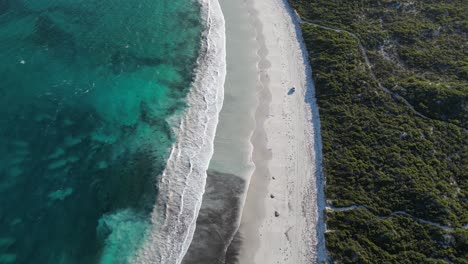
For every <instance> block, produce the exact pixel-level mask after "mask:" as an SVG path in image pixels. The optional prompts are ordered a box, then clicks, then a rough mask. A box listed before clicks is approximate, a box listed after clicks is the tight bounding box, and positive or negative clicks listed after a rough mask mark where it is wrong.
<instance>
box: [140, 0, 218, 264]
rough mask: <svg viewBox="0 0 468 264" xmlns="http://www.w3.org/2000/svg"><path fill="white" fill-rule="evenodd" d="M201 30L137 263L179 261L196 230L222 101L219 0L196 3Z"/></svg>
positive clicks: (169, 263) (167, 263) (202, 0)
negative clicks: (189, 84) (194, 64)
mask: <svg viewBox="0 0 468 264" xmlns="http://www.w3.org/2000/svg"><path fill="white" fill-rule="evenodd" d="M199 1H200V4H201V12H202V19H203V22H204V24H205V31H204V32H203V34H202V47H201V52H200V56H199V58H198V61H197V62H198V66H197V69H196V77H195V80H194V82H193V84H192V89H191V90H190V92H189V94H188V97H187V100H188V107H187V109H186V111H185V114H184V115H183V117H182V118H181V120H180V125H179V127H178V128H177V129H176V131H175V133H176V138H177V140H176V143H175V145H174V146H173V148H172V150H171V153H170V156H169V159H168V161H167V165H166V169H165V170H164V172H163V175H162V176H161V179H160V182H159V194H158V199H157V202H156V205H155V208H154V210H153V213H152V219H151V220H152V230H151V231H150V232H151V233H150V235H149V238H148V240H147V241H146V242H145V244H144V246H143V247H142V248H141V249H140V250H139V252H138V254H137V257H136V261H135V262H136V263H141V264H147V263H161V264H173V263H177V264H178V263H180V262H181V261H182V259H183V257H184V255H185V253H186V252H187V250H188V247H189V245H190V243H191V241H192V237H193V233H194V231H195V224H196V219H197V217H198V212H199V210H200V206H201V202H202V196H203V193H204V191H205V182H206V170H207V169H208V165H209V162H210V159H211V156H212V155H213V141H214V136H215V131H216V126H217V124H218V114H219V111H220V110H221V107H222V104H223V97H224V80H225V76H226V40H225V39H226V36H225V25H224V17H223V14H222V11H221V7H220V5H219V3H218V0H199Z"/></svg>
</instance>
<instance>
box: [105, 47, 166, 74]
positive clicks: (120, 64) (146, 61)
mask: <svg viewBox="0 0 468 264" xmlns="http://www.w3.org/2000/svg"><path fill="white" fill-rule="evenodd" d="M162 63H163V61H162V60H161V59H159V58H139V57H138V56H136V55H134V54H130V53H128V52H122V51H116V52H114V53H113V54H112V56H111V67H112V72H113V73H114V74H122V73H130V72H134V71H137V70H139V69H140V68H141V67H154V66H158V65H161V64H162Z"/></svg>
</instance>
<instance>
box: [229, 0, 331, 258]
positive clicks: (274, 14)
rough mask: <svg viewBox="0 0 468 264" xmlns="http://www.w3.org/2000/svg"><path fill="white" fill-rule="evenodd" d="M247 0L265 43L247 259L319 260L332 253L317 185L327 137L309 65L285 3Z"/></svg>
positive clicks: (245, 232)
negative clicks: (321, 133) (319, 133)
mask: <svg viewBox="0 0 468 264" xmlns="http://www.w3.org/2000/svg"><path fill="white" fill-rule="evenodd" d="M246 3H247V5H248V10H249V13H250V14H251V16H252V19H253V23H254V26H255V29H256V40H257V42H258V44H259V50H258V55H259V57H260V60H259V62H258V64H257V66H258V68H257V69H258V74H259V78H258V83H257V90H258V98H259V105H258V107H257V111H256V114H255V120H256V128H255V131H254V134H253V138H252V144H253V162H254V164H255V170H254V172H253V175H252V177H251V179H250V184H249V188H248V193H247V198H246V202H245V206H244V209H243V213H242V218H241V226H240V232H241V235H242V244H241V249H240V255H239V263H242V264H250V263H256V264H259V263H262V264H263V263H281V264H285V263H291V264H299V263H315V262H317V261H321V260H323V259H324V256H325V250H324V245H323V243H322V242H323V241H322V240H323V238H322V237H321V235H319V236H318V235H317V233H319V234H320V233H321V232H317V228H319V230H321V229H320V228H322V229H323V228H324V227H323V225H322V224H318V222H319V217H318V212H319V211H318V205H321V204H324V202H322V201H321V202H320V203H318V200H317V199H318V197H320V198H321V199H323V195H318V191H317V189H319V192H320V191H322V190H320V189H321V186H322V183H320V182H319V184H318V185H317V182H316V177H317V176H320V170H321V168H317V165H319V166H318V167H320V160H321V156H320V155H321V154H320V150H321V147H320V144H321V142H320V137H315V136H314V124H319V122H318V114H317V112H318V111H317V109H316V104H315V100H313V84H312V81H311V78H310V70H309V67H308V66H307V63H308V62H307V60H305V59H304V57H303V49H301V48H303V47H302V46H301V43H300V41H302V40H301V39H300V38H301V37H300V32H299V34H297V33H298V32H297V30H298V28H296V26H297V25H296V24H295V22H294V21H293V17H292V12H291V10H288V9H287V6H286V4H285V2H283V1H282V0H252V1H247V2H246ZM223 11H224V10H223ZM288 11H289V12H288ZM224 12H226V11H224ZM228 12H229V11H228ZM298 37H299V39H298ZM293 87H294V89H293V90H291V89H292V88H293ZM308 89H309V90H308ZM312 110H314V111H312ZM316 140H317V141H318V142H315V141H316ZM317 145H319V146H317ZM317 161H319V162H317ZM317 169H319V170H317ZM319 179H320V178H319ZM317 186H318V187H317ZM322 233H323V232H322ZM319 240H321V243H320V245H319Z"/></svg>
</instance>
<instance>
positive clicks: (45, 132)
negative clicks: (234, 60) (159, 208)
mask: <svg viewBox="0 0 468 264" xmlns="http://www.w3.org/2000/svg"><path fill="white" fill-rule="evenodd" d="M199 11H200V10H199V5H198V4H197V2H196V1H192V0H138V1H133V0H53V1H52V0H0V263H2V264H3V263H36V264H42V263H51V264H61V263H63V264H68V263H70V264H73V263H86V264H88V263H106V264H107V263H115V264H118V263H129V262H131V259H132V257H133V256H134V255H135V253H136V251H137V249H138V248H139V246H140V245H141V244H142V243H143V242H144V239H145V235H146V234H147V231H148V228H149V227H150V213H151V211H152V208H153V205H154V202H155V199H156V195H157V186H156V183H157V176H158V175H159V174H160V173H161V172H162V170H163V169H164V165H165V162H166V159H167V157H168V151H169V150H170V147H171V144H172V143H173V142H174V140H175V139H174V136H173V135H172V134H171V128H170V126H169V124H168V123H167V121H166V120H167V118H168V117H170V116H173V115H177V114H181V111H182V109H183V108H184V106H185V104H184V98H185V96H186V95H187V92H188V90H189V89H190V82H191V80H192V78H193V69H194V67H195V62H196V58H197V55H198V50H199V44H200V43H199V42H200V35H201V32H202V24H201V21H200V13H199Z"/></svg>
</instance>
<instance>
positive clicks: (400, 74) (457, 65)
mask: <svg viewBox="0 0 468 264" xmlns="http://www.w3.org/2000/svg"><path fill="white" fill-rule="evenodd" d="M291 2H292V4H293V6H294V7H295V8H296V9H297V10H298V12H299V14H300V15H301V17H302V18H303V19H305V20H307V21H310V22H312V23H315V24H319V25H323V26H328V27H332V28H336V29H344V30H347V31H349V32H353V33H355V35H356V36H357V37H358V39H359V41H360V42H361V43H362V44H363V46H364V48H365V49H366V53H367V55H368V56H369V60H370V63H371V66H372V71H373V72H374V73H375V76H376V77H377V79H376V80H375V79H374V78H373V77H372V74H371V69H369V67H367V65H366V63H365V60H364V56H363V55H364V54H363V53H362V51H361V50H360V49H359V46H358V44H359V43H358V40H357V39H355V38H353V37H352V36H351V35H350V34H348V33H346V32H343V31H341V32H337V31H334V30H329V29H324V28H320V27H317V26H313V25H306V24H303V36H304V40H305V42H306V45H307V48H308V51H309V57H310V61H311V65H312V69H313V77H314V81H315V86H316V96H317V99H318V103H319V107H320V119H321V123H322V127H321V128H322V139H323V155H324V169H325V175H326V180H327V184H326V196H327V199H328V201H329V202H330V203H332V204H333V206H335V207H344V206H349V205H360V206H364V207H365V208H367V209H368V210H364V209H354V210H349V211H343V212H338V211H330V212H328V213H327V222H328V229H329V232H327V235H326V238H327V248H328V251H329V254H330V256H331V257H332V259H333V260H335V261H337V262H340V263H468V230H467V229H462V228H461V227H462V225H464V224H466V223H468V200H467V194H468V189H467V186H468V164H467V162H466V161H467V160H468V150H467V146H468V137H467V132H466V127H467V124H466V117H467V111H468V107H467V105H466V98H467V97H468V86H467V80H466V79H467V78H468V59H467V55H468V54H467V52H466V51H465V50H464V49H463V45H464V43H465V42H466V40H467V39H466V32H467V28H468V22H467V21H466V20H464V19H465V18H464V17H466V14H468V13H467V12H468V5H463V3H462V2H463V1H458V0H453V1H440V0H439V1H422V0H413V1H411V2H409V1H406V2H405V1H399V2H397V1H379V0H360V1H344V0H291ZM379 83H380V84H381V85H382V86H383V87H386V88H387V89H389V90H390V91H391V92H392V93H394V94H393V96H392V95H391V94H389V93H386V92H385V91H384V90H383V89H382V88H381V87H379ZM396 94H398V95H400V96H402V97H403V98H405V99H406V100H407V101H408V102H410V104H412V105H413V106H414V108H415V109H416V110H417V111H418V112H420V113H422V114H423V115H425V116H427V117H429V118H423V117H421V116H419V115H417V114H415V113H414V112H413V111H411V108H410V107H408V106H407V105H406V104H405V103H403V102H402V101H401V100H399V99H398V96H395V95H396ZM396 211H404V212H406V213H408V214H409V215H411V216H413V217H417V218H420V219H424V220H428V221H432V222H435V223H439V224H442V225H446V226H450V227H454V228H453V229H450V230H449V229H442V228H440V227H435V226H432V225H430V224H425V223H421V222H418V221H417V220H416V219H415V218H412V217H410V216H408V215H398V214H392V212H396Z"/></svg>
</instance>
